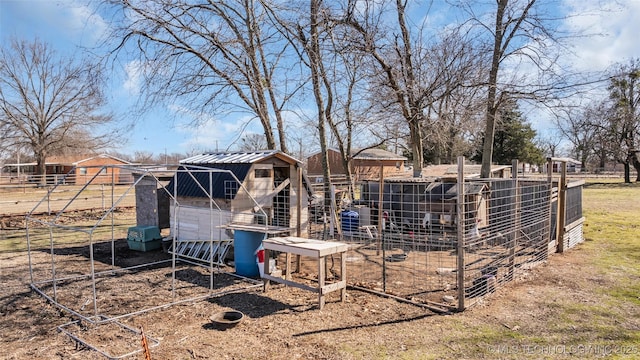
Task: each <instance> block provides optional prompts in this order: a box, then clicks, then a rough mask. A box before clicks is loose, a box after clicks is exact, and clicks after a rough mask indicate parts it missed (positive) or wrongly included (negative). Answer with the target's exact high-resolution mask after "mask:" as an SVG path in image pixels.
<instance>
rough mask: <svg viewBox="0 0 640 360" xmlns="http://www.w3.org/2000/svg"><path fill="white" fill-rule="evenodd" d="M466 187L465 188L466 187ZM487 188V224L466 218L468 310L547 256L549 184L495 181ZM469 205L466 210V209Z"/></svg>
mask: <svg viewBox="0 0 640 360" xmlns="http://www.w3.org/2000/svg"><path fill="white" fill-rule="evenodd" d="M465 185H466V184H465ZM486 185H487V187H488V189H489V191H488V192H487V197H488V204H489V207H488V209H487V212H488V214H489V216H488V219H489V222H488V223H487V225H486V226H484V227H480V226H479V225H480V224H482V222H481V221H480V219H475V220H474V219H473V217H465V233H464V234H463V236H462V241H464V244H465V245H464V251H465V254H464V274H465V280H464V289H465V291H464V294H465V297H466V301H465V304H466V306H469V305H472V304H474V303H475V302H476V301H477V299H478V298H480V297H482V296H484V295H487V294H489V293H491V292H494V291H495V290H497V289H498V288H499V287H501V286H503V285H504V284H506V283H508V282H510V281H512V280H514V279H515V276H516V275H517V273H518V272H519V271H520V270H521V269H529V268H531V267H533V266H536V265H538V264H540V263H541V262H542V261H545V260H546V259H547V256H548V243H549V231H550V230H549V227H550V188H551V186H550V184H549V183H548V182H544V181H519V180H495V181H488V182H486ZM469 205H472V204H469V203H468V200H467V202H466V203H465V208H468V206H469Z"/></svg>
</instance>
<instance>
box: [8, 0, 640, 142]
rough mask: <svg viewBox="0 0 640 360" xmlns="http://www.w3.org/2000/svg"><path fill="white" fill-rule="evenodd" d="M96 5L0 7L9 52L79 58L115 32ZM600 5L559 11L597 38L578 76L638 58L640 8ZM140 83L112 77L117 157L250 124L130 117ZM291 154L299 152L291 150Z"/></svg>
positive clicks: (581, 47)
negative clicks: (122, 130)
mask: <svg viewBox="0 0 640 360" xmlns="http://www.w3.org/2000/svg"><path fill="white" fill-rule="evenodd" d="M436 1H439V0H436ZM97 3H98V1H96V2H95V4H94V3H92V2H86V1H78V0H0V38H1V40H2V43H3V44H6V41H7V39H8V38H9V37H12V36H17V37H19V38H23V39H27V40H31V39H33V38H34V37H36V36H37V37H39V38H40V39H41V40H44V41H46V42H48V43H49V44H51V45H52V47H53V48H54V49H56V51H58V52H59V53H62V54H65V55H68V54H74V52H78V53H79V52H80V51H81V50H80V49H79V47H81V46H85V47H93V46H94V45H95V44H96V42H97V40H98V39H99V38H100V36H102V35H104V34H105V32H106V31H107V30H108V28H109V24H108V23H107V22H105V20H103V18H102V17H100V16H99V15H98V14H95V13H94V10H93V9H92V8H91V6H93V5H97ZM602 3H603V2H602V1H601V0H565V1H561V2H559V5H558V7H559V8H562V9H564V11H566V12H567V13H568V14H571V15H576V16H572V17H571V18H570V20H569V21H567V22H566V24H565V26H566V28H567V29H582V30H586V31H587V32H588V33H591V34H599V35H598V36H594V37H589V38H579V39H574V40H572V45H573V50H574V52H575V57H574V58H572V60H570V61H571V65H572V66H573V67H574V68H577V69H580V70H584V71H598V70H603V69H605V68H606V67H608V66H610V65H611V64H612V63H614V62H618V61H625V60H628V59H630V58H632V57H640V46H639V45H638V44H639V42H638V40H637V38H638V36H639V35H640V0H620V1H619V2H618V3H619V4H621V6H618V5H614V10H615V11H614V12H611V13H607V14H605V15H595V14H593V12H592V11H590V9H594V8H595V7H596V6H598V5H600V6H601V5H602ZM605 3H606V2H605ZM87 4H88V5H87ZM430 16H433V14H432V15H430ZM440 21H446V19H444V20H443V19H440ZM130 66H131V65H130ZM130 68H131V67H130ZM137 80H138V79H137V78H136V76H135V71H129V72H127V68H126V67H125V66H124V65H123V68H122V69H115V71H114V72H113V74H112V79H111V82H110V87H109V89H108V91H107V92H108V94H109V97H110V101H111V111H113V113H114V114H115V115H116V116H119V117H123V119H122V120H124V121H127V122H133V123H135V127H134V129H133V131H131V132H130V133H129V134H128V135H129V136H128V138H127V139H125V141H126V142H125V143H124V144H123V145H122V147H121V148H119V149H117V150H118V151H120V152H124V153H129V154H133V153H134V152H135V151H147V152H153V153H154V154H162V153H164V152H165V151H167V152H168V153H173V152H180V153H185V152H199V151H204V150H214V149H216V147H217V148H219V149H221V150H224V149H226V148H227V147H229V146H230V145H231V143H232V141H233V140H235V139H237V138H238V136H239V131H240V129H242V128H243V127H244V125H245V124H246V123H247V121H248V119H247V118H243V117H241V116H236V117H230V118H227V119H210V120H209V122H207V123H205V124H203V125H202V126H199V127H197V128H194V127H191V126H188V125H187V124H188V122H189V121H190V120H191V118H189V117H188V116H177V117H173V116H167V114H174V113H175V111H176V109H173V108H171V107H166V108H162V107H159V108H157V109H156V110H155V111H153V112H152V113H148V114H145V115H143V116H141V117H136V118H132V117H131V115H127V113H126V110H127V109H128V108H129V107H130V106H132V105H133V104H134V102H135V100H136V98H137V97H138V96H139V92H138V84H137ZM536 116H537V117H538V118H540V119H541V120H539V121H532V124H533V126H534V128H536V129H537V130H538V131H539V133H545V132H552V131H553V129H552V127H553V125H552V124H551V122H550V121H548V120H544V115H536ZM181 119H184V120H181ZM247 129H248V130H249V131H253V132H259V127H258V124H255V123H251V124H250V126H249V127H248V128H247ZM305 146H306V144H305ZM291 147H292V148H293V147H295V146H294V145H293V144H291Z"/></svg>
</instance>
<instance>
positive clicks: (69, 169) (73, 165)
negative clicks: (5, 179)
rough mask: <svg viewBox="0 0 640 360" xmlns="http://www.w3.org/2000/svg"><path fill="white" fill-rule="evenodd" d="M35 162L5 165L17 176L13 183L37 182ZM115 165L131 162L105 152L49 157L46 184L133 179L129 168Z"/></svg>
mask: <svg viewBox="0 0 640 360" xmlns="http://www.w3.org/2000/svg"><path fill="white" fill-rule="evenodd" d="M36 165H37V164H36V163H35V162H30V163H21V164H5V165H4V166H3V167H4V168H5V169H8V172H9V173H10V174H11V175H12V176H13V175H14V174H15V175H16V177H17V174H20V178H19V179H16V182H20V181H31V182H40V178H39V177H38V176H36V175H35V169H36ZM114 165H116V166H117V165H131V163H130V162H128V161H126V160H122V159H119V158H117V157H115V156H111V155H108V154H101V155H69V156H50V157H48V158H47V159H46V162H45V172H46V175H45V177H46V183H48V184H78V185H83V184H86V183H88V182H89V181H91V179H93V178H94V177H95V179H94V180H93V181H92V183H93V184H111V183H112V182H113V183H116V184H119V183H130V182H131V181H132V180H133V177H132V176H131V172H130V171H129V170H128V169H121V168H118V167H114Z"/></svg>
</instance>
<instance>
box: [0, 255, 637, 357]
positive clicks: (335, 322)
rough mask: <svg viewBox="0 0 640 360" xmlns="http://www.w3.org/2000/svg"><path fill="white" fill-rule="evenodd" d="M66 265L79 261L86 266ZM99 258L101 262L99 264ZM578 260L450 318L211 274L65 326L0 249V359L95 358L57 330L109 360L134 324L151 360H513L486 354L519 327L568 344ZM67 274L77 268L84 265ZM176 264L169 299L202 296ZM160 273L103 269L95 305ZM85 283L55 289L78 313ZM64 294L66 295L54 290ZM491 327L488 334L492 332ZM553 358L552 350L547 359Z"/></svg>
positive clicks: (157, 287) (370, 299)
mask: <svg viewBox="0 0 640 360" xmlns="http://www.w3.org/2000/svg"><path fill="white" fill-rule="evenodd" d="M98 253H99V252H98ZM159 254H160V253H159ZM56 256H57V257H58V259H57V261H66V260H69V264H73V263H74V261H73V260H74V259H73V258H74V257H78V256H80V257H81V256H82V255H78V254H77V253H76V252H75V251H74V252H69V253H67V254H64V253H59V254H57V255H56ZM157 256H161V255H157ZM34 258H36V259H37V260H36V261H40V260H43V259H46V258H47V257H46V254H45V253H44V252H36V253H34ZM67 258H68V259H67ZM124 258H126V259H127V261H129V265H131V264H134V263H135V261H136V259H135V256H133V255H132V256H129V257H126V256H125V257H124ZM75 263H77V264H85V265H84V266H86V261H78V262H75ZM105 263H107V264H103V265H104V266H105V268H108V266H107V265H108V261H105ZM587 263H588V259H587V258H586V257H585V254H584V252H582V251H580V250H579V249H576V250H575V251H572V252H569V253H567V254H565V255H556V256H552V257H551V258H550V261H549V263H548V264H547V265H543V266H540V267H537V268H534V269H531V270H528V272H526V273H524V275H522V276H520V277H519V278H518V281H516V282H515V283H513V284H510V285H508V286H507V287H506V288H503V289H501V290H500V291H498V292H497V293H494V294H492V295H491V296H490V297H489V298H487V299H485V300H483V301H481V302H480V303H479V304H477V305H475V306H474V307H472V308H470V309H468V310H466V311H465V312H463V313H456V314H450V315H441V314H436V313H434V312H431V311H429V310H427V309H424V308H421V307H417V306H414V305H411V304H406V303H402V302H398V301H396V300H393V299H389V298H384V297H380V296H377V295H374V294H370V293H367V292H362V291H358V290H354V289H349V290H348V295H347V301H346V302H345V303H341V302H340V301H339V295H338V294H339V292H336V293H332V294H330V295H329V296H328V301H327V304H326V306H325V307H324V309H322V310H319V309H318V307H317V295H316V294H313V293H311V292H308V291H304V290H301V289H297V288H291V287H284V286H282V285H273V286H272V287H271V289H270V290H269V291H268V292H267V293H264V292H262V289H261V287H256V288H249V289H246V288H247V287H250V285H251V283H248V282H243V281H237V280H236V279H234V278H233V277H230V276H229V275H224V274H219V275H216V277H215V278H214V279H215V284H216V285H215V286H217V287H218V289H221V288H228V287H231V288H234V289H235V290H238V291H239V292H234V293H228V294H222V295H220V296H216V297H212V298H208V299H203V300H198V301H189V302H185V303H182V304H178V305H173V306H171V307H167V308H162V309H156V310H153V311H149V312H146V313H142V314H138V315H135V316H131V317H126V318H123V319H120V320H119V322H118V323H111V324H104V325H99V326H94V325H91V324H86V323H75V322H73V321H74V320H75V318H73V317H71V316H70V315H69V314H68V313H67V312H64V311H61V310H60V309H58V308H57V307H54V306H52V305H51V304H48V303H47V302H46V301H45V299H44V298H43V297H42V296H40V295H39V294H37V293H35V292H34V291H31V290H30V288H29V286H28V284H29V282H30V277H29V271H28V257H27V254H26V253H25V252H19V253H3V254H0V264H1V273H0V280H1V283H2V287H1V288H0V319H1V326H0V349H2V351H1V353H0V358H3V359H104V358H106V357H105V356H103V355H101V354H99V352H97V351H92V350H90V349H87V348H85V347H82V346H79V345H78V343H77V342H75V341H73V340H72V339H71V337H70V336H68V335H67V334H65V331H66V332H68V333H70V334H72V335H73V336H76V337H78V338H80V339H82V340H83V341H85V342H86V343H88V344H90V345H91V346H94V347H96V348H97V349H98V350H99V351H102V352H104V353H106V354H107V355H109V356H111V357H113V358H117V357H120V356H122V355H124V354H127V353H129V352H131V351H136V350H138V349H141V348H142V345H141V337H140V336H139V335H138V334H136V333H134V332H132V331H131V330H129V329H128V328H131V329H134V330H137V329H140V328H143V329H144V332H145V334H146V335H147V341H148V344H149V345H150V346H151V348H150V353H151V358H152V359H257V358H261V359H370V358H374V359H376V358H378V359H385V358H400V359H429V358H434V359H444V358H451V359H460V358H466V359H478V358H492V359H493V358H522V355H523V353H521V352H520V351H522V349H523V348H520V347H518V348H511V349H512V350H513V351H511V352H509V351H507V352H500V353H496V349H498V348H500V347H501V346H505V345H506V346H515V345H513V344H517V342H514V343H511V344H510V343H506V344H505V343H503V341H504V340H503V339H505V338H506V339H512V340H513V341H517V339H518V338H519V337H520V336H522V335H521V334H523V333H526V335H527V337H529V338H531V337H540V338H545V337H547V338H549V337H551V338H553V339H554V340H553V341H554V342H553V344H562V343H568V342H573V341H575V338H574V335H575V334H572V332H571V330H570V329H569V330H568V331H564V330H563V331H561V329H554V328H553V327H552V328H551V329H550V328H549V323H550V322H553V321H555V319H557V318H558V317H559V315H560V314H559V312H560V311H561V309H560V308H559V307H558V305H559V304H562V303H564V302H566V301H576V299H577V301H579V302H583V303H589V302H593V301H596V300H597V298H595V297H596V295H593V294H591V293H590V292H588V291H585V286H584V285H585V284H586V283H589V282H590V281H593V279H594V276H596V275H595V274H593V273H591V272H590V271H589V270H585V268H586V267H585V266H584V265H585V264H587ZM100 264H102V263H100ZM101 266H102V265H101ZM69 268H73V266H69ZM76 270H77V271H78V273H86V269H76ZM97 270H98V271H99V270H100V269H97ZM181 270H183V271H178V272H177V273H178V274H179V275H176V278H177V281H179V285H178V286H177V287H176V288H177V289H178V290H177V292H182V293H181V294H179V295H178V296H184V297H189V296H192V295H198V294H204V295H206V294H207V292H206V288H207V286H208V279H209V276H208V275H206V271H205V272H201V271H200V270H193V267H188V268H185V269H181ZM38 271H43V273H42V274H38V272H36V273H35V276H36V278H38V276H39V275H43V274H44V273H46V271H47V270H46V269H42V270H38ZM72 272H73V271H72ZM58 275H60V274H58ZM133 275H135V279H136V281H134V282H131V281H129V280H130V278H129V277H131V276H133ZM170 278H171V271H170V268H168V267H166V266H162V265H158V266H156V267H154V268H151V269H145V270H144V271H143V270H141V271H139V272H135V273H131V272H128V273H124V274H121V275H118V276H104V280H101V279H99V280H98V281H97V284H98V285H97V286H98V287H101V289H108V288H111V289H114V288H117V289H118V290H119V291H118V293H119V295H118V299H116V300H115V304H114V301H111V302H110V301H109V299H107V298H106V297H107V296H106V295H105V296H102V297H100V298H99V302H100V304H102V303H110V305H109V306H108V307H107V308H102V307H100V308H99V309H98V310H99V313H103V312H104V313H108V314H110V315H111V314H118V313H126V312H129V311H131V309H139V308H141V307H144V304H142V305H141V304H140V303H139V302H140V301H141V300H140V299H141V298H142V299H143V300H142V301H143V303H144V302H145V301H146V300H148V303H149V304H151V303H154V297H156V298H167V297H169V296H171V292H170V288H169V285H167V279H170ZM597 280H598V281H599V282H600V283H603V284H604V285H606V282H607V281H610V280H608V279H607V278H606V277H602V276H599V277H598V279H597ZM601 285H602V284H601ZM86 286H87V285H86V284H82V281H79V282H78V284H75V283H74V281H69V282H68V283H65V284H64V286H60V289H59V293H58V294H57V296H58V297H59V299H63V300H64V303H68V304H73V305H74V306H79V307H81V308H83V309H84V310H86V311H87V313H88V314H89V315H90V314H91V312H92V307H93V306H92V304H90V303H88V302H87V301H86V300H85V298H87V292H88V291H90V289H87V288H86ZM42 288H45V289H46V288H47V286H46V285H43V286H42ZM214 288H215V287H214ZM67 289H72V290H73V291H70V293H69V294H66V293H65V292H66V290H67ZM149 289H150V290H151V292H149ZM203 289H205V290H204V291H203ZM47 291H49V292H50V291H51V288H50V287H49V288H48V290H47ZM78 294H82V295H78ZM65 296H66V298H65ZM145 299H146V300H145ZM156 300H157V299H156ZM100 306H102V305H100ZM76 308H77V307H76ZM223 310H224V311H226V310H237V311H241V312H242V313H244V314H245V318H244V319H243V320H242V321H241V322H240V323H239V324H238V325H236V326H234V327H225V326H221V325H217V324H215V323H212V322H211V320H210V316H211V315H213V314H215V313H217V312H219V311H223ZM633 312H634V311H631V313H633ZM617 321H618V320H617ZM626 321H627V322H629V323H624V324H622V326H632V327H637V328H638V329H639V330H640V321H639V320H638V319H637V318H636V319H627V320H626ZM61 329H62V330H64V331H60V330H61ZM491 334H495V335H496V337H495V338H492V335H491ZM496 341H499V342H498V343H495V342H496ZM500 349H503V350H504V348H500ZM507 349H509V348H507ZM632 350H633V349H632ZM636 351H637V349H636ZM519 352H520V353H519ZM536 354H537V355H540V354H541V353H539V352H536V353H534V354H533V355H534V356H533V357H531V356H529V358H542V357H545V356H535V355H536ZM552 355H558V354H552ZM564 355H566V354H564ZM636 355H637V353H636ZM556 357H559V356H552V357H551V358H556ZM127 358H131V359H143V358H144V356H143V354H141V353H138V354H135V355H133V356H129V357H127ZM629 358H632V357H629Z"/></svg>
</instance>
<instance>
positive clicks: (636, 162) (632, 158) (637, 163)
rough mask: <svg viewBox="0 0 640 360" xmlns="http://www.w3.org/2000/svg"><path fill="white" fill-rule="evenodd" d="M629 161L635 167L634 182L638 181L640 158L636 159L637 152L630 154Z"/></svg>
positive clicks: (639, 180)
mask: <svg viewBox="0 0 640 360" xmlns="http://www.w3.org/2000/svg"><path fill="white" fill-rule="evenodd" d="M631 163H632V164H633V168H634V169H636V182H640V160H639V159H638V152H635V153H634V154H632V155H631Z"/></svg>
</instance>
